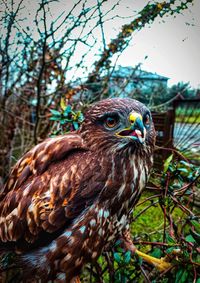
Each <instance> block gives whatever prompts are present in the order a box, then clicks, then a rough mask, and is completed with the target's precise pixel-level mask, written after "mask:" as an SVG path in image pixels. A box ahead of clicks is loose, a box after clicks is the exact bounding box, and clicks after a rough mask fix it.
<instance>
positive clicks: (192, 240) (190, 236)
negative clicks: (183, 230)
mask: <svg viewBox="0 0 200 283" xmlns="http://www.w3.org/2000/svg"><path fill="white" fill-rule="evenodd" d="M185 240H186V241H187V242H189V243H195V242H196V241H195V239H194V238H193V236H192V235H188V236H186V237H185Z"/></svg>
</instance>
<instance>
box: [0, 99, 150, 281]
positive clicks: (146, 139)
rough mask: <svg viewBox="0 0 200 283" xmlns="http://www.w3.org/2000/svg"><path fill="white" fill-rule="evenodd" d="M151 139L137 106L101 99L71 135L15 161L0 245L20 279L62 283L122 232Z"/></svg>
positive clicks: (3, 205)
mask: <svg viewBox="0 0 200 283" xmlns="http://www.w3.org/2000/svg"><path fill="white" fill-rule="evenodd" d="M154 143H155V131H154V126H153V122H152V119H151V114H150V112H149V110H148V109H147V108H146V107H145V106H144V105H143V104H142V103H140V102H138V101H136V100H133V99H117V98H116V99H106V100H102V101H101V102H98V103H96V104H94V105H93V106H91V107H90V109H89V110H88V111H87V113H86V114H85V120H84V122H83V124H82V126H81V128H80V129H79V130H78V131H77V132H74V133H70V134H66V135H64V136H58V137H55V138H49V139H47V140H45V141H44V142H42V143H41V144H39V145H37V146H36V147H34V148H33V149H32V150H31V151H29V152H28V153H26V154H25V155H24V156H23V157H22V158H21V159H20V160H19V161H18V162H17V164H16V165H15V167H14V168H13V170H12V172H11V174H10V177H9V179H8V182H7V184H6V185H5V187H4V189H3V191H2V192H1V194H0V241H1V242H0V244H1V249H5V250H12V251H16V253H17V254H18V255H17V259H18V262H19V264H20V265H21V267H22V268H23V278H24V279H23V280H24V282H28V281H27V280H28V279H27V278H29V279H30V278H32V279H34V278H40V279H41V280H42V281H41V282H47V280H50V279H51V280H55V281H56V282H63V281H65V280H66V282H69V281H70V280H71V279H72V278H73V277H74V276H77V275H78V274H79V273H80V271H81V268H82V266H83V265H84V264H85V263H86V262H91V261H95V260H96V259H97V258H98V256H99V255H100V254H101V252H102V250H103V248H104V247H105V246H107V245H108V244H109V243H110V242H111V241H115V240H116V239H117V238H119V237H122V236H123V234H124V235H125V234H126V231H127V230H128V228H129V218H130V215H131V212H132V209H133V207H134V205H135V203H136V202H137V201H138V198H139V196H140V194H141V191H142V189H143V188H144V187H145V184H146V182H147V179H148V175H149V171H150V168H151V166H152V162H153V161H152V154H153V149H154ZM32 279H31V280H32Z"/></svg>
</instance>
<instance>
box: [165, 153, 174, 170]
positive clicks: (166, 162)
mask: <svg viewBox="0 0 200 283" xmlns="http://www.w3.org/2000/svg"><path fill="white" fill-rule="evenodd" d="M172 159H173V154H171V155H170V156H169V157H168V158H167V159H166V160H165V163H164V170H163V172H164V173H166V172H167V170H168V168H169V165H170V162H171V161H172Z"/></svg>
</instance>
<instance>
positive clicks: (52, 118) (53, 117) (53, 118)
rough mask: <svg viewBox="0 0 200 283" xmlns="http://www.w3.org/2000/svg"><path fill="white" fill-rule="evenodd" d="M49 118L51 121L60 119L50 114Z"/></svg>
mask: <svg viewBox="0 0 200 283" xmlns="http://www.w3.org/2000/svg"><path fill="white" fill-rule="evenodd" d="M49 120H51V121H59V120H60V119H59V118H58V117H55V116H51V117H50V118H49Z"/></svg>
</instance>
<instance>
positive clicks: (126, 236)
mask: <svg viewBox="0 0 200 283" xmlns="http://www.w3.org/2000/svg"><path fill="white" fill-rule="evenodd" d="M121 240H122V247H123V248H124V249H126V250H128V251H130V252H131V253H132V254H133V255H134V254H137V255H138V256H140V257H141V258H143V259H144V260H145V261H146V262H148V263H150V264H152V265H153V266H155V267H156V268H157V269H158V270H159V271H165V270H167V269H169V268H171V267H172V266H173V265H172V264H171V263H169V262H167V261H166V259H165V258H160V259H159V258H156V257H153V256H150V255H147V254H145V253H143V252H141V251H139V250H138V249H136V247H135V246H134V244H133V242H132V238H131V234H130V231H129V230H126V231H125V232H124V233H123V237H122V238H121Z"/></svg>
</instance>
